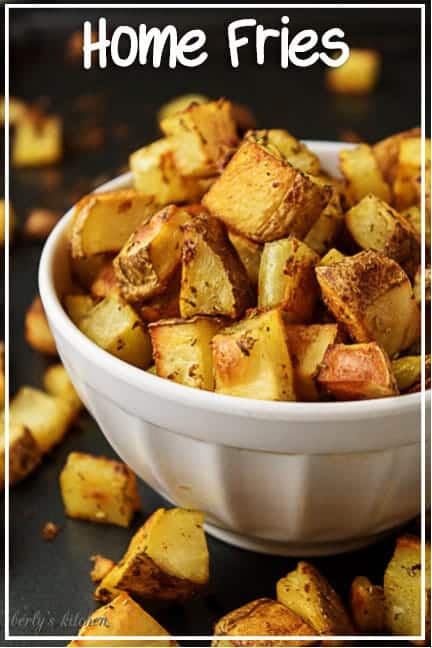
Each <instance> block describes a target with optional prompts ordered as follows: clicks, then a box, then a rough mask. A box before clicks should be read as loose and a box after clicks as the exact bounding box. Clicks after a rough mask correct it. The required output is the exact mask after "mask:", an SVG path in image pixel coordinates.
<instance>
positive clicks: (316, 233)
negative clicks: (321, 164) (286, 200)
mask: <svg viewBox="0 0 432 648" xmlns="http://www.w3.org/2000/svg"><path fill="white" fill-rule="evenodd" d="M316 181H317V182H323V181H321V180H316ZM343 221H344V215H343V211H342V205H341V199H340V193H339V191H337V189H336V188H334V187H332V193H331V198H330V200H329V202H328V204H327V206H326V207H324V209H323V210H322V212H321V214H320V215H319V217H318V219H317V220H316V221H315V223H314V224H313V225H312V227H311V229H310V230H309V232H308V233H307V234H306V236H305V239H304V242H305V243H306V245H308V246H309V247H310V248H312V250H314V251H315V252H316V253H317V254H324V252H327V250H328V249H329V248H330V247H331V245H332V243H333V242H334V240H335V239H336V237H337V235H338V234H339V231H340V229H341V227H342V224H343Z"/></svg>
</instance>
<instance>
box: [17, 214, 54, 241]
mask: <svg viewBox="0 0 432 648" xmlns="http://www.w3.org/2000/svg"><path fill="white" fill-rule="evenodd" d="M58 219H59V217H58V214H56V212H53V211H52V210H51V209H43V208H40V209H32V210H31V212H30V214H29V215H28V217H27V220H26V222H25V224H24V234H25V236H26V237H27V238H30V239H36V240H39V241H44V240H45V239H46V238H47V236H48V235H49V234H50V233H51V231H52V230H53V229H54V227H55V226H56V225H57V223H58Z"/></svg>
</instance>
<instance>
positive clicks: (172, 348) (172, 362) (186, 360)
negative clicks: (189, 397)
mask: <svg viewBox="0 0 432 648" xmlns="http://www.w3.org/2000/svg"><path fill="white" fill-rule="evenodd" d="M221 327H222V322H221V321H220V320H219V319H217V318H215V317H203V316H201V317H193V318H192V319H189V320H181V319H171V320H161V321H160V322H155V323H154V324H151V325H150V326H149V331H150V336H151V340H152V345H153V357H154V360H155V363H156V371H157V375H158V376H160V377H161V378H168V379H169V380H174V382H178V383H181V384H183V385H189V387H196V388H198V389H207V390H210V391H213V390H214V376H213V357H212V350H211V346H210V342H211V340H212V338H213V337H214V336H215V335H216V333H217V332H218V331H219V329H220V328H221Z"/></svg>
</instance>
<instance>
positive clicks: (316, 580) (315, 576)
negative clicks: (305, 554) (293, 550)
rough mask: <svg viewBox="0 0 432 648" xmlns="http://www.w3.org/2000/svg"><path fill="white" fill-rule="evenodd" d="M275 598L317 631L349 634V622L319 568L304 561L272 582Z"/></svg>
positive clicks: (337, 598)
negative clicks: (274, 585) (273, 583)
mask: <svg viewBox="0 0 432 648" xmlns="http://www.w3.org/2000/svg"><path fill="white" fill-rule="evenodd" d="M276 591H277V599H278V601H279V602H280V603H282V604H283V605H286V607H287V608H289V609H290V610H291V611H292V612H294V614H297V615H298V616H299V617H301V618H302V619H303V620H304V621H305V623H307V624H309V625H310V626H311V628H313V630H314V632H315V634H319V635H353V634H355V631H354V628H353V625H352V623H351V621H350V619H349V617H348V614H347V612H346V611H345V608H344V606H343V604H342V601H341V599H340V598H339V596H338V594H337V593H336V592H335V590H334V589H333V588H332V586H331V585H330V583H329V582H328V581H327V579H326V578H324V576H323V575H322V574H320V572H319V571H318V570H317V569H315V567H313V566H312V565H310V564H309V563H307V562H303V561H300V562H299V563H298V564H297V568H296V569H295V570H294V571H292V572H290V573H289V574H288V575H287V576H285V577H284V578H281V579H280V580H279V581H278V582H277V585H276Z"/></svg>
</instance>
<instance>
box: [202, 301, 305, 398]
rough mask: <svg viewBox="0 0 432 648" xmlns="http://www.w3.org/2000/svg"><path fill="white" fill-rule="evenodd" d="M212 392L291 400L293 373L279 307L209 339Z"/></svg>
mask: <svg viewBox="0 0 432 648" xmlns="http://www.w3.org/2000/svg"><path fill="white" fill-rule="evenodd" d="M212 348H213V363H214V371H215V379H216V391H217V392H219V393H220V394H229V395H231V396H243V397H245V398H257V399H260V400H282V401H292V400H295V391H294V373H293V367H292V363H291V357H290V352H289V348H288V344H287V336H286V331H285V325H284V321H283V316H282V311H281V310H280V309H274V310H269V311H266V312H264V313H259V312H258V313H256V314H255V313H252V315H251V316H250V317H248V318H246V319H244V320H242V321H241V322H238V323H237V324H234V325H233V326H231V327H230V328H227V329H224V330H223V331H222V332H221V333H219V334H218V335H216V336H215V337H214V338H213V341H212Z"/></svg>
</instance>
